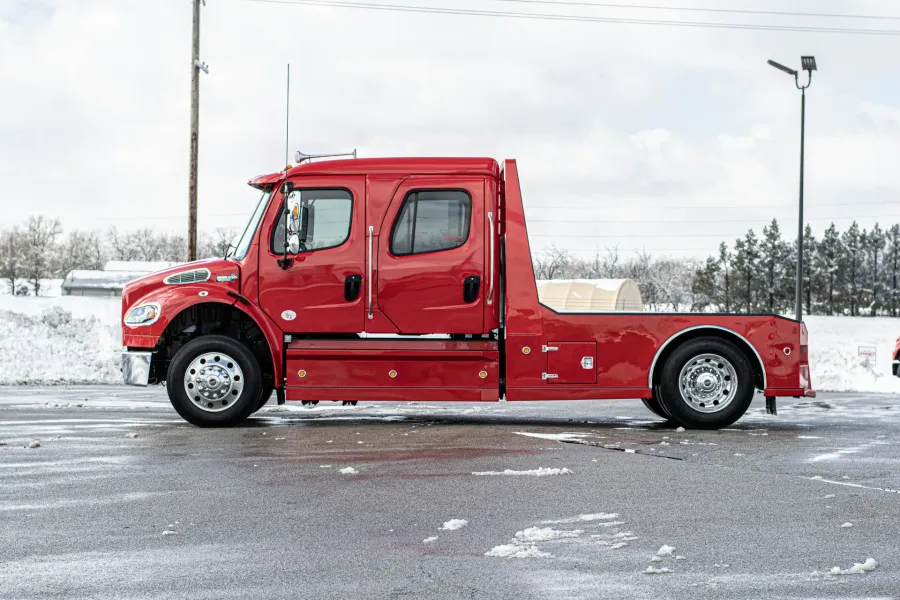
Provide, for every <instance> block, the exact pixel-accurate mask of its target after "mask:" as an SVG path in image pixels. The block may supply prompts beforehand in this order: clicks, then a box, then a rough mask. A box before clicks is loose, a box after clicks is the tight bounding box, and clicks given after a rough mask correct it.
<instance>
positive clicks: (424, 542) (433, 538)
mask: <svg viewBox="0 0 900 600" xmlns="http://www.w3.org/2000/svg"><path fill="white" fill-rule="evenodd" d="M437 539H438V536H436V535H434V536H431V537H429V538H425V539H424V540H422V543H423V544H433V543H434V542H436V541H437Z"/></svg>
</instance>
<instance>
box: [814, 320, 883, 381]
mask: <svg viewBox="0 0 900 600" xmlns="http://www.w3.org/2000/svg"><path fill="white" fill-rule="evenodd" d="M804 321H805V322H806V328H807V330H808V331H809V366H810V370H811V371H812V373H811V375H812V384H813V388H814V389H817V390H822V391H829V392H885V393H900V378H897V377H894V376H893V375H892V374H891V362H892V360H893V358H894V357H893V352H894V344H895V342H896V341H897V337H900V319H891V318H889V317H805V318H804ZM860 346H872V347H874V348H875V358H874V360H873V359H870V358H865V357H861V356H859V348H860Z"/></svg>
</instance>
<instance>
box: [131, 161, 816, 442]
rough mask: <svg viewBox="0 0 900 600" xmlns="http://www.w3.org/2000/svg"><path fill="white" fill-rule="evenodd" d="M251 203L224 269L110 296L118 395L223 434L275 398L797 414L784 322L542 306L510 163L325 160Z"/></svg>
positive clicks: (803, 372) (712, 416) (281, 177)
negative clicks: (608, 401) (138, 388)
mask: <svg viewBox="0 0 900 600" xmlns="http://www.w3.org/2000/svg"><path fill="white" fill-rule="evenodd" d="M249 183H250V185H251V186H252V187H253V188H255V189H256V190H257V192H258V193H259V194H260V197H259V200H258V203H257V205H256V207H255V209H254V211H253V213H252V216H251V218H250V220H249V221H248V223H247V226H246V227H245V229H244V231H243V234H242V235H241V237H240V239H239V241H238V242H237V244H236V245H235V248H234V251H232V252H230V253H229V254H228V255H227V256H226V257H224V258H222V259H215V260H211V261H200V262H196V263H190V264H187V265H183V266H180V267H176V268H173V269H169V270H167V271H163V272H160V273H156V274H153V275H150V276H147V277H145V278H143V279H140V280H137V281H135V282H132V283H130V284H128V286H126V288H125V290H124V293H123V343H124V345H125V346H126V347H127V351H126V353H125V354H124V363H123V371H124V373H125V377H126V381H128V382H130V383H135V384H138V385H146V384H148V383H154V382H163V381H165V382H166V386H167V389H168V392H169V396H170V399H171V400H172V403H173V406H174V407H175V408H176V410H177V411H178V412H179V413H180V414H181V415H182V416H183V417H184V418H185V419H187V420H188V421H190V422H192V423H195V424H197V425H231V424H234V423H238V422H240V421H242V420H243V419H245V418H247V417H248V416H249V415H250V414H252V413H253V412H255V411H256V410H258V409H259V408H260V407H261V406H262V405H263V404H264V403H265V402H266V401H267V400H268V399H269V397H270V396H271V395H272V393H273V390H274V391H275V393H276V395H277V398H278V401H279V402H284V401H293V400H301V401H319V400H334V401H345V402H356V401H357V400H372V401H374V400H393V401H407V400H429V401H453V400H456V401H498V400H501V399H502V400H510V401H512V400H554V399H559V400H567V399H605V398H640V399H643V400H644V402H645V404H647V406H648V408H650V409H651V410H652V411H653V412H655V413H657V414H658V415H659V416H661V417H662V418H665V419H667V420H671V421H674V422H678V423H682V424H685V425H687V426H694V427H721V426H724V425H726V424H730V423H731V422H733V421H734V420H735V419H737V418H739V417H740V416H741V415H742V414H743V412H744V411H745V410H746V408H747V406H748V405H749V402H750V400H752V396H753V394H754V392H755V391H756V390H758V391H760V392H762V393H764V394H765V395H766V397H767V398H772V399H773V400H772V402H773V403H774V398H775V397H776V396H780V395H782V396H784V395H791V396H798V395H811V394H813V392H812V391H811V389H810V384H809V375H808V364H807V361H806V352H805V349H806V346H805V335H806V330H805V327H804V326H803V324H802V323H799V322H796V321H791V320H789V319H785V318H783V317H778V316H776V315H712V314H701V315H691V314H659V313H643V312H637V313H625V312H616V311H613V312H604V313H574V312H565V313H560V312H558V311H556V310H553V309H551V308H549V307H547V306H545V305H543V304H542V303H541V302H540V299H539V297H538V293H537V286H536V284H535V281H534V275H533V270H532V264H531V252H530V247H529V243H528V237H527V230H526V224H525V216H524V210H523V207H522V197H521V189H520V187H519V181H518V170H517V165H516V163H515V161H512V160H509V161H505V163H504V164H503V166H502V167H501V165H500V164H499V163H498V162H497V161H495V160H494V159H490V158H391V159H384V158H381V159H353V160H329V161H322V162H311V163H305V164H300V165H297V166H294V167H290V168H288V169H285V170H284V171H281V172H278V173H273V174H270V175H265V176H261V177H257V178H255V179H252V180H251V181H250V182H249ZM685 348H687V349H688V350H685ZM698 357H699V358H698ZM673 361H674V362H673ZM676 367H677V368H676Z"/></svg>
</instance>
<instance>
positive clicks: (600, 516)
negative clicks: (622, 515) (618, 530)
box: [541, 513, 622, 525]
mask: <svg viewBox="0 0 900 600" xmlns="http://www.w3.org/2000/svg"><path fill="white" fill-rule="evenodd" d="M618 518H619V513H593V514H588V515H578V516H577V517H571V518H569V519H556V520H552V521H541V524H542V525H557V524H561V523H582V522H585V521H605V520H607V519H618ZM615 524H616V525H621V524H622V523H621V522H619V523H615ZM603 525H606V523H603Z"/></svg>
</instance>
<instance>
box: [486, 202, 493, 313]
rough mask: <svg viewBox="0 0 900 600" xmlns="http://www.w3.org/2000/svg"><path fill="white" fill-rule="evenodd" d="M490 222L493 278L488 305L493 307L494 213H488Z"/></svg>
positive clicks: (491, 279) (489, 289)
mask: <svg viewBox="0 0 900 600" xmlns="http://www.w3.org/2000/svg"><path fill="white" fill-rule="evenodd" d="M488 222H489V223H490V224H491V227H490V230H491V235H490V246H491V251H490V257H491V266H490V269H491V278H490V287H489V288H488V298H487V304H488V306H491V305H492V304H493V303H494V213H490V212H489V213H488Z"/></svg>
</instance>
